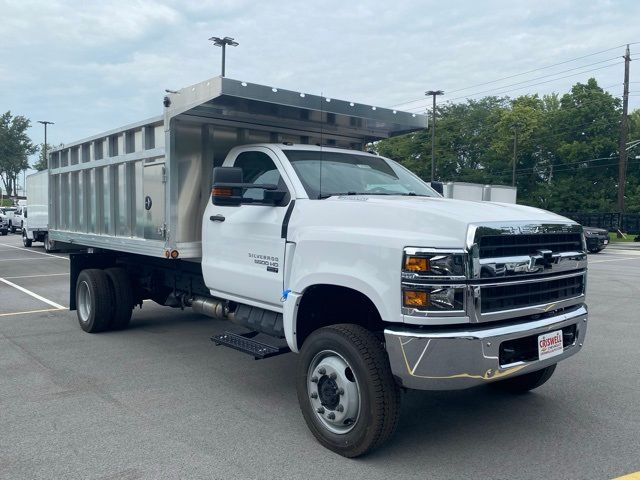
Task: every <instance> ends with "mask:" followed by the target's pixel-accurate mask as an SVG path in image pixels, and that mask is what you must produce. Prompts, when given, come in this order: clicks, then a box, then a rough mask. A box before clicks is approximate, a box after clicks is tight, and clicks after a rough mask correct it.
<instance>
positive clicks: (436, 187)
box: [431, 182, 444, 196]
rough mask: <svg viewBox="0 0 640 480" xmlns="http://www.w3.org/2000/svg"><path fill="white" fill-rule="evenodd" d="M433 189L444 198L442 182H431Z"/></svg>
mask: <svg viewBox="0 0 640 480" xmlns="http://www.w3.org/2000/svg"><path fill="white" fill-rule="evenodd" d="M431 188H433V189H434V190H435V191H436V192H438V193H439V194H440V195H442V196H444V187H443V185H442V182H431Z"/></svg>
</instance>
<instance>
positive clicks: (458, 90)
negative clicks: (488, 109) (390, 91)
mask: <svg viewBox="0 0 640 480" xmlns="http://www.w3.org/2000/svg"><path fill="white" fill-rule="evenodd" d="M637 44H640V42H633V43H630V44H629V45H637ZM625 45H627V44H624V43H623V44H622V45H618V46H615V47H611V48H607V49H606V50H600V51H599V52H594V53H589V54H587V55H582V56H580V57H575V58H571V59H569V60H565V61H563V62H558V63H554V64H552V65H546V66H543V67H538V68H534V69H531V70H527V71H525V72H521V73H516V74H514V75H509V76H507V77H502V78H498V79H496V80H491V81H488V82H482V83H476V84H475V85H470V86H468V87H464V88H458V89H455V90H449V93H456V92H461V91H463V90H469V89H470V88H476V87H482V86H484V85H490V84H492V83H497V82H501V81H503V80H509V79H511V78H516V77H521V76H522V75H527V74H529V73H533V72H538V71H541V70H546V69H549V68H553V67H557V66H559V65H565V64H567V63H571V62H575V61H577V60H582V59H583V58H588V57H593V56H595V55H600V54H602V53H606V52H610V51H612V50H615V49H617V48H621V47H624V46H625ZM616 58H617V57H616ZM631 58H632V59H635V57H631ZM603 61H606V60H603ZM586 66H588V65H583V67H586ZM559 73H563V72H556V73H551V74H549V75H548V76H552V75H557V74H559ZM420 100H424V97H420V98H416V99H414V100H408V101H406V102H401V103H396V104H395V105H392V107H398V106H400V105H408V104H410V103H414V102H418V101H420Z"/></svg>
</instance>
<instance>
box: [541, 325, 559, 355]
mask: <svg viewBox="0 0 640 480" xmlns="http://www.w3.org/2000/svg"><path fill="white" fill-rule="evenodd" d="M563 348H564V347H563V345H562V330H556V331H554V332H549V333H545V334H543V335H538V359H539V360H545V359H547V358H551V357H555V356H556V355H560V354H561V353H562V350H563Z"/></svg>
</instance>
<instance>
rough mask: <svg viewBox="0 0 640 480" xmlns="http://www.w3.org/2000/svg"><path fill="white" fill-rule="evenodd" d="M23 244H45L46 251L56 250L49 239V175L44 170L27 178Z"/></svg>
mask: <svg viewBox="0 0 640 480" xmlns="http://www.w3.org/2000/svg"><path fill="white" fill-rule="evenodd" d="M23 216H24V227H23V228H22V244H23V245H24V246H25V247H31V245H32V243H33V242H43V243H44V248H45V250H46V251H52V250H54V248H55V242H53V241H52V240H50V239H49V173H48V172H47V170H43V171H41V172H38V173H34V174H32V175H29V176H28V177H27V204H26V205H25V206H24V207H23Z"/></svg>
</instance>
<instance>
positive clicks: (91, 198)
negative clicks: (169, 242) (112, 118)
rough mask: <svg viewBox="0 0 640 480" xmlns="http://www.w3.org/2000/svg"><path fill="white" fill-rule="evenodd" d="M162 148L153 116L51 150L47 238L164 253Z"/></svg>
mask: <svg viewBox="0 0 640 480" xmlns="http://www.w3.org/2000/svg"><path fill="white" fill-rule="evenodd" d="M164 144H165V131H164V122H163V120H162V118H159V117H158V118H155V119H151V120H148V121H145V122H140V123H137V124H133V125H128V126H126V127H123V128H121V129H118V130H112V131H110V132H106V133H104V134H102V135H98V136H94V137H91V138H88V139H85V140H81V141H79V142H74V143H72V144H70V145H65V147H64V148H61V149H57V150H54V151H53V152H52V153H51V155H50V157H49V187H50V193H51V195H50V201H51V205H50V207H51V208H50V219H49V222H50V230H51V234H50V236H51V238H52V239H54V240H58V241H62V242H68V243H76V244H80V245H86V246H89V247H101V248H116V249H118V250H123V251H129V252H132V253H145V254H149V255H154V256H162V255H164V247H165V241H164V235H165V232H166V219H165V209H164V205H165V192H164V180H165V178H164V176H163V171H164V165H165V148H164Z"/></svg>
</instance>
